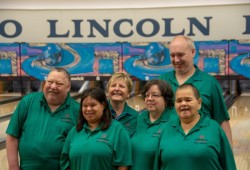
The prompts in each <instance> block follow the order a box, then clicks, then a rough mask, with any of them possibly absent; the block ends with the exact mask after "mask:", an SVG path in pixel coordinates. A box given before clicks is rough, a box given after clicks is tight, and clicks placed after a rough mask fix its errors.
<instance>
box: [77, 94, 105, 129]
mask: <svg viewBox="0 0 250 170" xmlns="http://www.w3.org/2000/svg"><path fill="white" fill-rule="evenodd" d="M104 108H105V106H104V104H102V103H100V102H99V101H98V100H96V99H94V98H93V97H91V96H88V97H86V98H85V99H84V100H83V101H82V114H83V117H84V118H85V119H86V120H87V122H88V124H89V126H90V127H92V128H96V127H97V126H98V125H99V124H100V122H101V118H102V115H103V111H104Z"/></svg>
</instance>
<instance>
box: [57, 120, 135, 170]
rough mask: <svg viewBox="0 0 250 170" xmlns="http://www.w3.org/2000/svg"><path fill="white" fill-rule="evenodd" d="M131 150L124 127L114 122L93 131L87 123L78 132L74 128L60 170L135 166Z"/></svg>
mask: <svg viewBox="0 0 250 170" xmlns="http://www.w3.org/2000/svg"><path fill="white" fill-rule="evenodd" d="M131 152H132V149H131V142H130V138H129V136H128V133H127V132H126V130H125V129H124V127H123V126H122V125H121V124H120V123H119V122H117V121H116V120H112V123H111V125H110V126H109V127H108V128H107V129H105V130H101V129H100V127H97V128H96V129H95V130H94V131H91V130H90V129H89V127H88V125H87V124H86V123H85V124H84V125H83V129H82V130H81V131H79V132H77V131H76V128H72V130H71V131H70V133H69V135H68V137H67V139H66V142H65V144H64V147H63V151H62V156H61V170H67V169H68V168H70V170H116V169H117V167H118V166H130V165H132V154H131Z"/></svg>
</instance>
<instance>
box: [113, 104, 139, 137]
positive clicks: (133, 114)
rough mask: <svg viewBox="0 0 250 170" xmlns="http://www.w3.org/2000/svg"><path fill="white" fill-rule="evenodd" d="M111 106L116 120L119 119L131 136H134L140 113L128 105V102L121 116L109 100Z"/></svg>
mask: <svg viewBox="0 0 250 170" xmlns="http://www.w3.org/2000/svg"><path fill="white" fill-rule="evenodd" d="M109 108H110V110H111V113H112V115H113V117H114V119H115V120H117V121H119V122H120V123H121V124H123V126H124V127H125V128H126V129H127V131H128V133H129V136H130V137H132V135H133V134H134V131H135V128H136V122H137V117H138V115H139V113H138V112H137V111H136V110H134V109H132V108H131V107H130V106H128V104H127V103H125V105H124V109H123V111H122V113H121V114H120V115H119V116H116V112H115V110H114V109H113V107H112V105H111V104H110V101H109Z"/></svg>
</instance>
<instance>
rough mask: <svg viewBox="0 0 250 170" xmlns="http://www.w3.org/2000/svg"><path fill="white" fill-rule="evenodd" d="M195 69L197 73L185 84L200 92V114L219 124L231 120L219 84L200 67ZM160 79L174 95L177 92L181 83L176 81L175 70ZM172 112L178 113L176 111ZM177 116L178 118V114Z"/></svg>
mask: <svg viewBox="0 0 250 170" xmlns="http://www.w3.org/2000/svg"><path fill="white" fill-rule="evenodd" d="M195 68H196V70H195V73H194V74H193V75H192V76H191V77H190V78H189V79H188V80H187V81H186V82H185V83H189V84H193V85H194V86H195V87H196V88H197V89H198V90H199V93H200V96H201V99H202V107H201V110H200V112H201V113H203V114H204V115H205V116H208V117H210V118H212V119H214V120H216V121H217V122H218V123H221V122H223V121H225V120H229V114H228V111H227V106H226V104H225V101H224V98H223V93H222V89H221V86H220V84H219V82H218V81H217V80H216V79H215V78H214V77H213V76H211V75H209V74H207V73H205V72H203V71H201V70H199V69H198V67H196V66H195ZM160 79H161V80H165V81H166V82H167V83H169V84H170V85H171V87H172V90H173V91H174V93H175V92H176V89H177V88H178V87H179V83H178V82H177V80H176V77H175V71H174V70H173V71H171V72H168V73H166V74H163V75H161V76H160ZM172 111H173V112H175V113H176V111H175V109H173V110H172ZM175 115H176V116H175V117H177V114H175Z"/></svg>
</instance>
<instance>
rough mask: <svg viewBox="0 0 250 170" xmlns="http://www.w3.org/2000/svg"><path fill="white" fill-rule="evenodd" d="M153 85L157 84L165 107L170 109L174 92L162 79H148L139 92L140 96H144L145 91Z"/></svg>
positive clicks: (172, 104)
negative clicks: (165, 104)
mask: <svg viewBox="0 0 250 170" xmlns="http://www.w3.org/2000/svg"><path fill="white" fill-rule="evenodd" d="M153 85H157V86H158V88H159V90H160V92H161V95H162V96H163V98H164V100H165V102H166V103H167V107H168V108H170V109H172V108H173V107H174V101H173V97H174V93H173V90H172V88H171V86H170V85H169V84H168V83H167V82H165V81H163V80H159V79H153V80H149V81H148V82H147V83H146V84H145V86H144V87H143V89H142V92H141V94H142V96H143V97H144V98H145V95H146V92H147V91H148V90H149V89H150V87H151V86H153Z"/></svg>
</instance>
